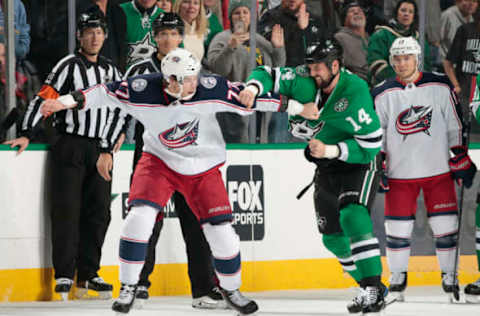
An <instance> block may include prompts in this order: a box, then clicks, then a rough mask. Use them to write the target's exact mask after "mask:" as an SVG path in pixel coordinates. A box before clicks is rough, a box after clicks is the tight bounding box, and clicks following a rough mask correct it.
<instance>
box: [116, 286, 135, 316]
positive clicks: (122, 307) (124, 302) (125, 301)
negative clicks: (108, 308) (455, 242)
mask: <svg viewBox="0 0 480 316" xmlns="http://www.w3.org/2000/svg"><path fill="white" fill-rule="evenodd" d="M135 290H136V286H135V285H128V284H122V288H121V289H120V295H119V296H118V298H117V299H116V300H115V302H113V305H112V309H113V310H114V311H116V312H117V315H121V314H128V312H129V311H130V308H132V305H133V302H134V301H135Z"/></svg>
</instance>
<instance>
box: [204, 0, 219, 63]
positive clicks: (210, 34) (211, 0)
mask: <svg viewBox="0 0 480 316" xmlns="http://www.w3.org/2000/svg"><path fill="white" fill-rule="evenodd" d="M219 1H220V0H205V3H204V5H205V16H206V17H207V20H208V28H207V37H206V38H205V42H204V45H205V56H206V55H207V52H208V47H209V45H210V43H211V42H212V40H213V38H214V37H215V35H217V34H218V33H220V32H222V31H223V26H222V23H221V20H220V17H219V16H218V15H217V14H216V13H215V11H214V10H215V8H217V7H219V5H218V4H219ZM217 12H219V11H217Z"/></svg>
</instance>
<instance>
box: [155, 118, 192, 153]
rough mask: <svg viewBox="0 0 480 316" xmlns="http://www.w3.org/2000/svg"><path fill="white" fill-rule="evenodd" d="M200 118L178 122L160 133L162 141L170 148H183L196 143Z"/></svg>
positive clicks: (159, 136)
mask: <svg viewBox="0 0 480 316" xmlns="http://www.w3.org/2000/svg"><path fill="white" fill-rule="evenodd" d="M198 123H199V120H198V118H196V119H194V120H193V121H190V122H185V123H182V124H177V125H175V127H172V128H170V129H167V130H166V131H164V132H162V133H161V134H160V135H158V138H159V139H160V142H162V144H163V145H165V146H166V147H168V148H171V149H174V148H181V147H185V146H188V145H190V144H193V143H195V141H196V140H197V138H198Z"/></svg>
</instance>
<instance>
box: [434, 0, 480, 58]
mask: <svg viewBox="0 0 480 316" xmlns="http://www.w3.org/2000/svg"><path fill="white" fill-rule="evenodd" d="M477 7H478V1H477V0H456V2H455V5H453V6H451V7H450V8H448V9H447V10H445V11H443V12H442V17H441V19H440V21H441V27H440V56H441V58H442V60H443V59H445V57H447V53H448V50H449V49H450V46H452V42H453V38H454V37H455V33H456V32H457V29H458V28H459V27H460V26H461V25H463V24H465V23H470V22H473V16H472V14H473V13H474V12H475V11H476V10H477Z"/></svg>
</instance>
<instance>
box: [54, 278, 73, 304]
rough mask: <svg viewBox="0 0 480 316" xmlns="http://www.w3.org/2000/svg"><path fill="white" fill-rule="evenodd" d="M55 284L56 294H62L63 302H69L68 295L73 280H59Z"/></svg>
mask: <svg viewBox="0 0 480 316" xmlns="http://www.w3.org/2000/svg"><path fill="white" fill-rule="evenodd" d="M55 282H56V285H55V292H56V293H58V294H60V297H61V298H62V301H68V293H69V292H70V289H71V288H72V285H73V280H72V279H68V278H58V279H56V280H55Z"/></svg>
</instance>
